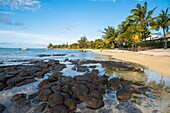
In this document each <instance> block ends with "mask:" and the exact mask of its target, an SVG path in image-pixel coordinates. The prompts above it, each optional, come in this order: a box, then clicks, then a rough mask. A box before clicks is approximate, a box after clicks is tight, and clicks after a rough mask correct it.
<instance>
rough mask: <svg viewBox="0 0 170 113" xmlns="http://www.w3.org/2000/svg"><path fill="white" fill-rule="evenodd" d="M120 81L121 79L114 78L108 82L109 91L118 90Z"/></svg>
mask: <svg viewBox="0 0 170 113" xmlns="http://www.w3.org/2000/svg"><path fill="white" fill-rule="evenodd" d="M119 85H120V79H119V78H112V79H110V80H109V81H108V82H107V88H108V89H109V90H116V89H118V88H119Z"/></svg>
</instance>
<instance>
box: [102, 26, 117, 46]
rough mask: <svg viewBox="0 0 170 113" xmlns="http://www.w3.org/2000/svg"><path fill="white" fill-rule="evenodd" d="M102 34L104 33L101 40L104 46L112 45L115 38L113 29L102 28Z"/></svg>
mask: <svg viewBox="0 0 170 113" xmlns="http://www.w3.org/2000/svg"><path fill="white" fill-rule="evenodd" d="M102 33H104V35H103V36H102V38H103V39H104V42H105V44H106V45H109V44H111V45H113V44H114V43H115V37H116V35H117V34H116V30H115V28H114V27H110V26H108V27H107V28H104V31H103V32H102Z"/></svg>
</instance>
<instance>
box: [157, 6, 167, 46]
mask: <svg viewBox="0 0 170 113" xmlns="http://www.w3.org/2000/svg"><path fill="white" fill-rule="evenodd" d="M168 10H169V8H167V9H166V10H165V11H163V10H162V11H161V13H160V14H159V16H158V17H157V24H158V27H161V28H162V30H163V35H164V42H165V45H164V48H165V49H166V48H167V39H166V32H168V30H169V26H170V14H169V13H168Z"/></svg>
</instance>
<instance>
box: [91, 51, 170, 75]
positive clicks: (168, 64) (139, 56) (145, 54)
mask: <svg viewBox="0 0 170 113" xmlns="http://www.w3.org/2000/svg"><path fill="white" fill-rule="evenodd" d="M92 52H95V53H98V54H104V55H110V56H111V57H112V58H116V59H120V60H124V61H128V62H133V63H138V64H141V65H144V66H146V67H147V68H148V69H150V70H153V71H155V72H157V73H159V74H160V75H162V76H166V77H169V78H170V49H166V50H164V49H153V50H148V51H139V52H131V51H125V50H103V51H100V50H92Z"/></svg>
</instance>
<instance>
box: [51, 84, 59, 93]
mask: <svg viewBox="0 0 170 113" xmlns="http://www.w3.org/2000/svg"><path fill="white" fill-rule="evenodd" d="M51 89H52V91H53V92H60V91H61V90H62V87H61V86H59V85H57V86H53V87H52V88H51Z"/></svg>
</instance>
